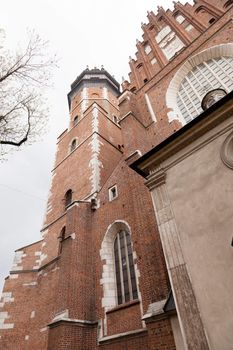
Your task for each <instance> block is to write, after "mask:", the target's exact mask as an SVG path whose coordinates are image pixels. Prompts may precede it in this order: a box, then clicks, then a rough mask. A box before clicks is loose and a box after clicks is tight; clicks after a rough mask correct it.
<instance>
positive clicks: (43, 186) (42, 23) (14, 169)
mask: <svg viewBox="0 0 233 350" xmlns="http://www.w3.org/2000/svg"><path fill="white" fill-rule="evenodd" d="M157 5H163V6H164V8H165V9H167V8H168V7H169V8H171V9H172V8H173V5H172V0H118V1H113V0H99V1H95V0H84V1H80V0H66V1H64V0H56V1H55V0H40V1H31V0H21V1H4V2H2V3H1V11H0V27H2V28H3V29H4V30H5V32H6V39H7V43H8V45H9V46H10V47H12V48H14V47H15V48H16V47H17V45H18V44H17V43H20V42H23V41H25V40H26V31H27V28H29V29H35V30H36V32H37V33H38V34H40V36H41V37H42V38H43V39H46V40H49V41H50V47H51V51H53V52H55V53H57V54H58V56H59V58H60V61H59V68H58V69H57V70H56V71H55V72H54V87H53V89H52V90H51V91H50V93H49V95H48V99H49V103H50V110H51V113H50V116H49V119H50V122H49V128H50V131H49V133H48V134H47V135H45V136H44V138H43V142H38V143H36V144H34V145H32V146H28V147H22V148H21V150H20V151H17V152H15V153H13V154H10V155H9V156H8V161H7V162H3V163H0V219H1V225H0V238H1V240H0V290H1V287H2V283H3V281H4V277H6V276H7V274H8V272H9V270H10V267H11V264H12V259H13V256H14V250H15V249H18V248H20V247H22V246H24V245H27V244H30V243H32V242H34V241H37V240H39V239H40V229H41V228H42V223H43V216H44V212H45V207H46V200H47V194H48V189H49V184H50V178H51V174H50V171H51V169H52V165H53V161H54V154H55V144H56V137H57V136H58V135H59V134H60V133H61V132H62V131H63V129H64V128H66V126H67V125H68V120H69V118H68V116H69V111H68V105H67V93H68V92H69V88H70V84H71V83H72V82H73V81H74V80H75V78H76V76H77V75H79V74H80V72H81V71H82V70H83V69H85V68H86V65H89V67H90V68H93V67H94V66H97V67H99V68H100V66H101V65H102V64H103V65H104V67H105V69H107V70H108V71H109V73H110V74H112V75H114V76H115V78H116V79H117V80H118V81H119V82H120V83H121V77H122V76H124V77H125V78H126V77H127V74H128V72H129V66H128V57H129V56H130V55H131V56H132V57H134V54H135V52H136V39H139V40H141V35H142V30H141V22H147V18H146V14H147V10H149V11H150V10H153V11H155V12H156V8H157ZM19 45H20V44H19Z"/></svg>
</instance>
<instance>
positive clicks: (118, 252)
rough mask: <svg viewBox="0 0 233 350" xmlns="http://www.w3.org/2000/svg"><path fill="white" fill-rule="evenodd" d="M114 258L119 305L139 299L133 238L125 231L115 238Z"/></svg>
mask: <svg viewBox="0 0 233 350" xmlns="http://www.w3.org/2000/svg"><path fill="white" fill-rule="evenodd" d="M114 258H115V274H116V286H117V302H118V305H119V304H123V303H125V302H127V301H130V300H133V299H137V298H138V292H137V283H136V276H135V269H134V261H133V252H132V245H131V238H130V234H129V233H128V232H127V231H125V230H121V231H120V232H119V233H118V234H117V236H116V238H115V241H114Z"/></svg>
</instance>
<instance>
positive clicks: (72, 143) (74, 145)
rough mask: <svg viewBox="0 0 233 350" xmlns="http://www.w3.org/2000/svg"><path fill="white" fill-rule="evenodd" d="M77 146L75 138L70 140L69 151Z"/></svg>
mask: <svg viewBox="0 0 233 350" xmlns="http://www.w3.org/2000/svg"><path fill="white" fill-rule="evenodd" d="M76 146H77V141H76V139H74V140H73V141H72V142H71V146H70V152H73V151H74V150H75V148H76Z"/></svg>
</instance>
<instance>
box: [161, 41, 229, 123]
mask: <svg viewBox="0 0 233 350" xmlns="http://www.w3.org/2000/svg"><path fill="white" fill-rule="evenodd" d="M219 88H220V89H223V90H225V91H226V92H227V93H229V92H230V91H232V90H233V43H227V44H221V45H216V46H212V47H210V48H208V49H206V50H204V51H201V52H199V53H197V54H196V55H194V56H192V57H190V58H188V59H187V61H186V62H185V63H184V64H183V65H182V66H181V67H180V69H179V70H178V71H177V72H176V74H175V75H174V77H173V78H172V80H171V82H170V84H169V87H168V89H167V93H166V105H167V108H168V109H170V111H169V112H168V118H169V121H170V122H171V121H172V120H175V119H178V120H179V121H180V122H181V123H182V124H183V125H184V124H186V123H187V122H189V121H191V120H192V119H194V118H196V117H197V116H198V115H199V114H200V113H202V112H203V110H202V108H201V102H202V99H203V97H204V96H205V95H206V93H207V92H209V91H211V90H215V89H219Z"/></svg>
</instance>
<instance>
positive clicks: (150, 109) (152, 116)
mask: <svg viewBox="0 0 233 350" xmlns="http://www.w3.org/2000/svg"><path fill="white" fill-rule="evenodd" d="M145 100H146V104H147V108H148V110H149V113H150V116H151V119H152V120H153V121H154V122H157V119H156V116H155V112H154V110H153V107H152V104H151V102H150V98H149V96H148V94H145Z"/></svg>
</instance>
